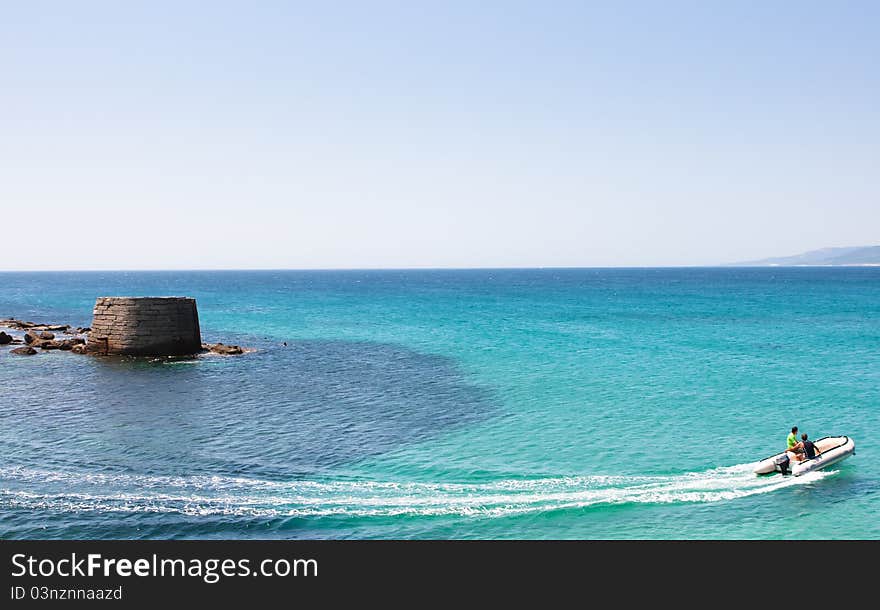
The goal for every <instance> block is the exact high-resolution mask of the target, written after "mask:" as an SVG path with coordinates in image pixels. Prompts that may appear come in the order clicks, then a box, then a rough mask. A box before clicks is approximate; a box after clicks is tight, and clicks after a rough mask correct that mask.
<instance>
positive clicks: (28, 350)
mask: <svg viewBox="0 0 880 610" xmlns="http://www.w3.org/2000/svg"><path fill="white" fill-rule="evenodd" d="M9 353H10V354H17V355H19V356H33V355H34V354H36V353H37V350H35V349H34V348H32V347H31V346H30V345H26V346H24V347H16V348H15V349H11V350H9Z"/></svg>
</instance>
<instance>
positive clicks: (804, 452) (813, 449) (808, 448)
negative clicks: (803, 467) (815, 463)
mask: <svg viewBox="0 0 880 610" xmlns="http://www.w3.org/2000/svg"><path fill="white" fill-rule="evenodd" d="M795 449H799V451H797V452H796V453H795V459H796V460H797V461H798V462H803V461H804V460H812V459H813V458H814V457H817V456H819V455H822V452H821V451H819V448H818V447H817V446H816V443H814V442H813V441H811V440H810V439H809V437H807V433H806V432H804V433H803V434H801V440H800V441H799V442H798V444H797V445H795Z"/></svg>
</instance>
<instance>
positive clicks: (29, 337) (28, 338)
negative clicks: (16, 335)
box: [24, 330, 40, 345]
mask: <svg viewBox="0 0 880 610" xmlns="http://www.w3.org/2000/svg"><path fill="white" fill-rule="evenodd" d="M39 340H40V336H39V335H38V334H37V333H35V332H34V331H32V330H29V331H27V332H26V333H25V334H24V342H25V343H27V344H28V345H30V344H31V343H33V342H34V341H39Z"/></svg>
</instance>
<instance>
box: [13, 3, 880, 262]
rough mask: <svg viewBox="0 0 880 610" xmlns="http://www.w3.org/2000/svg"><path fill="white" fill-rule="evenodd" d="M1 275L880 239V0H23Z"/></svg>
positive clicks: (625, 258) (669, 257) (767, 249)
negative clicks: (310, 0) (32, 271)
mask: <svg viewBox="0 0 880 610" xmlns="http://www.w3.org/2000/svg"><path fill="white" fill-rule="evenodd" d="M2 14H3V16H2V18H0V75H2V89H0V202H2V204H0V210H2V214H3V237H2V239H0V253H2V260H0V269H5V270H19V269H22V270H24V269H162V268H340V267H341V268H346V267H347V268H351V267H358V268H362V267H498V266H619V265H620V266H642V265H690V264H694V265H702V264H717V263H724V262H731V261H737V260H746V259H754V258H763V257H766V256H774V255H786V254H794V253H797V252H800V251H803V250H808V249H814V248H820V247H824V246H844V245H870V244H877V243H880V235H878V233H880V180H878V167H880V144H878V143H880V70H878V65H877V62H878V58H880V38H878V36H877V31H878V28H880V3H877V2H871V1H865V2H852V1H841V2H818V1H797V2H795V1H778V2H766V1H741V2H722V1H715V2H710V1H688V2H683V1H674V0H673V1H668V2H649V1H643V2H603V3H592V2H563V1H550V2H501V1H497V2H479V3H475V2H453V1H448V2H418V1H415V0H413V1H399V2H384V1H383V2H368V1H364V2H326V3H304V2H303V3H300V2H273V1H262V2H223V1H214V2H165V1H159V0H154V1H151V2H140V3H133V2H124V3H120V2H110V1H108V2H91V1H88V0H85V1H82V2H76V3H72V2H40V1H34V2H8V3H4V4H3V10H2Z"/></svg>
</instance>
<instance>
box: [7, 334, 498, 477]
mask: <svg viewBox="0 0 880 610" xmlns="http://www.w3.org/2000/svg"><path fill="white" fill-rule="evenodd" d="M46 359H47V360H48V361H43V362H40V363H39V366H37V365H36V363H34V365H30V366H10V367H4V368H5V370H3V371H0V376H2V377H0V380H2V381H5V382H6V383H10V384H12V383H14V384H15V391H16V392H17V393H19V394H20V395H22V396H26V397H28V400H27V401H26V402H22V403H18V404H10V403H6V404H4V405H2V406H0V414H2V416H3V417H4V420H7V421H9V422H10V425H9V426H8V427H7V428H6V430H5V431H4V432H3V433H2V434H0V444H2V445H3V447H4V448H5V449H7V451H8V453H6V455H7V458H9V456H11V455H14V456H15V460H14V463H15V465H30V466H34V467H39V468H47V467H49V466H50V465H51V464H55V465H56V466H57V467H58V468H60V469H62V470H72V469H87V470H88V471H90V472H101V471H107V470H109V471H117V472H119V471H121V472H136V473H144V474H162V475H168V474H175V473H182V474H187V475H192V474H198V473H211V474H214V473H224V474H227V475H248V476H261V477H268V478H288V477H292V476H294V477H295V476H302V475H313V474H322V473H325V472H328V471H332V470H333V469H336V468H339V467H342V466H344V465H346V464H352V463H354V462H357V461H359V460H362V459H364V458H367V457H370V456H375V455H379V454H382V453H385V452H388V451H392V450H395V449H397V448H399V447H401V446H403V445H406V444H409V443H416V442H419V441H423V440H425V439H428V438H431V437H433V436H435V435H437V434H440V433H442V432H444V431H446V430H449V429H452V428H456V427H462V426H468V425H471V424H473V423H476V422H478V421H482V420H484V419H486V418H488V417H491V416H492V414H493V413H496V412H497V411H498V405H497V404H496V403H495V402H494V401H493V400H492V398H491V396H490V395H489V393H488V392H487V391H486V390H485V389H483V388H480V387H477V386H475V385H473V384H472V383H470V382H468V381H467V380H466V379H465V377H464V376H463V374H462V372H461V371H460V370H459V368H458V367H457V365H456V364H455V362H454V361H453V360H451V359H449V358H445V357H441V356H435V355H430V354H422V353H418V352H415V351H412V350H409V349H406V348H404V347H401V346H397V345H390V344H383V343H370V342H347V341H298V342H292V343H290V344H289V346H288V347H272V348H265V347H264V349H261V350H260V351H258V352H256V353H253V354H248V355H246V356H241V357H221V356H207V357H202V358H199V359H197V360H194V361H177V362H169V363H161V362H150V361H149V360H145V359H135V360H133V359H104V358H88V357H75V356H71V355H68V354H50V355H48V356H46ZM49 359H51V360H49ZM10 364H17V363H12V362H10ZM12 369H19V370H18V371H14V370H12ZM19 372H20V373H21V376H20V377H18V375H17V373H19ZM16 377H17V378H16ZM13 378H16V379H14V381H13ZM34 397H39V400H34ZM4 461H5V462H6V463H7V464H10V463H11V462H10V461H9V459H7V460H4Z"/></svg>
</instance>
